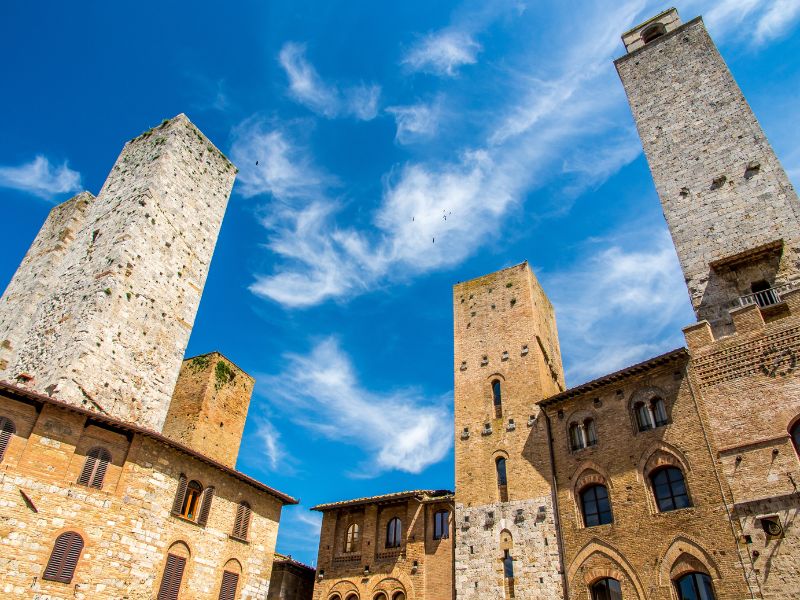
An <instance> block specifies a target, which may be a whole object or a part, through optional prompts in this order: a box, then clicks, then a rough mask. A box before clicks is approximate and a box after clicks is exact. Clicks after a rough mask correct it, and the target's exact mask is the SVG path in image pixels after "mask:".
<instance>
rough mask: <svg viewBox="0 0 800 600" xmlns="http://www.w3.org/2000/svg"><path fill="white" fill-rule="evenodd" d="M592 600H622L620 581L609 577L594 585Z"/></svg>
mask: <svg viewBox="0 0 800 600" xmlns="http://www.w3.org/2000/svg"><path fill="white" fill-rule="evenodd" d="M592 600H622V586H620V584H619V581H617V580H616V579H612V578H611V577H607V578H605V579H601V580H600V581H595V582H594V583H593V584H592Z"/></svg>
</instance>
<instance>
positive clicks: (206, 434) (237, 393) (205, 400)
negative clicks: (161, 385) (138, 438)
mask: <svg viewBox="0 0 800 600" xmlns="http://www.w3.org/2000/svg"><path fill="white" fill-rule="evenodd" d="M254 384H255V380H254V379H253V378H252V377H250V376H249V375H248V374H247V373H245V372H244V371H242V370H241V369H240V368H239V367H237V366H236V365H234V364H233V363H232V362H231V361H229V360H228V359H226V358H225V357H224V356H222V355H221V354H220V353H219V352H211V353H209V354H201V355H200V356H195V357H193V358H187V359H186V360H185V361H183V365H181V371H180V375H179V376H178V383H177V385H176V386H175V391H174V392H173V394H172V401H171V402H170V405H169V412H168V413H167V418H166V420H165V421H164V429H163V432H162V433H163V434H164V435H165V436H167V437H169V438H172V439H173V440H175V441H177V442H180V443H181V444H184V445H186V446H189V447H190V448H192V449H194V450H197V451H198V452H202V453H203V454H205V455H206V456H208V457H209V458H213V459H214V460H216V461H218V462H221V463H222V464H224V465H226V466H228V467H234V466H235V465H236V458H237V457H238V456H239V445H240V444H241V441H242V433H243V432H244V424H245V421H246V419H247V409H248V407H249V406H250V396H251V394H252V393H253V385H254Z"/></svg>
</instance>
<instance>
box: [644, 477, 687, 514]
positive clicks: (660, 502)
mask: <svg viewBox="0 0 800 600" xmlns="http://www.w3.org/2000/svg"><path fill="white" fill-rule="evenodd" d="M650 483H651V484H652V486H653V496H655V499H656V505H657V506H658V512H668V511H670V510H677V509H679V508H686V507H687V506H691V505H692V503H691V501H690V500H689V493H688V492H687V490H686V481H685V480H684V478H683V473H682V472H681V470H680V469H678V468H677V467H663V468H661V469H658V470H656V471H653V472H652V473H651V474H650Z"/></svg>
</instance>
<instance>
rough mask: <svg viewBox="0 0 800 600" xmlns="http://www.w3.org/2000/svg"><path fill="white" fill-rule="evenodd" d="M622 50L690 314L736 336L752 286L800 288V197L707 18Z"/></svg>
mask: <svg viewBox="0 0 800 600" xmlns="http://www.w3.org/2000/svg"><path fill="white" fill-rule="evenodd" d="M662 24H663V27H664V29H663V31H664V35H662V36H661V37H658V38H656V39H654V40H653V41H651V42H650V43H648V44H646V45H643V44H642V42H641V37H642V36H641V34H642V33H643V32H645V31H646V30H647V29H648V28H653V27H658V26H659V25H662ZM623 40H624V41H625V42H626V47H627V49H628V52H629V53H628V54H627V55H625V56H623V57H622V58H620V59H618V60H617V61H616V63H615V64H616V66H617V70H618V72H619V76H620V78H621V79H622V84H623V86H624V87H625V92H626V93H627V95H628V99H629V101H630V105H631V110H632V111H633V115H634V117H635V119H636V126H637V128H638V130H639V135H640V137H641V139H642V145H643V146H644V151H645V154H646V156H647V160H648V163H649V165H650V170H651V172H652V174H653V179H654V181H655V184H656V190H657V191H658V195H659V198H660V199H661V204H662V206H663V209H664V215H665V216H666V219H667V224H668V225H669V229H670V233H671V234H672V239H673V241H674V243H675V248H676V249H677V251H678V258H679V259H680V263H681V267H682V268H683V273H684V276H685V277H686V282H687V286H688V288H689V296H690V297H691V300H692V305H693V306H694V309H695V312H696V313H697V316H698V318H699V319H705V320H708V321H709V322H710V323H711V326H712V328H713V329H714V330H715V331H716V332H717V333H719V334H724V333H730V330H731V320H730V316H729V314H728V310H729V309H730V308H731V307H732V306H735V305H737V304H738V302H737V301H738V298H739V297H740V296H745V295H749V294H751V293H752V292H753V291H755V290H754V289H753V287H752V286H753V284H754V283H757V282H763V283H766V284H767V285H769V286H772V287H774V286H781V285H789V286H793V285H795V284H796V283H797V282H798V281H800V256H798V252H800V238H799V237H798V236H800V221H799V220H798V217H799V216H800V204H798V200H797V194H796V193H795V191H794V189H793V188H792V185H791V183H790V182H789V179H788V177H787V176H786V172H785V171H784V170H783V168H782V167H781V164H780V162H779V161H778V158H777V157H776V156H775V153H774V151H773V150H772V147H771V146H770V144H769V141H768V140H767V138H766V136H765V135H764V132H763V131H762V130H761V127H760V126H759V123H758V121H757V120H756V118H755V115H753V112H752V111H751V110H750V107H749V106H748V104H747V101H746V100H745V98H744V96H743V95H742V92H741V90H740V89H739V86H738V85H737V84H736V81H734V79H733V76H732V75H731V73H730V71H729V70H728V67H727V66H726V64H725V61H724V60H723V59H722V57H721V56H720V54H719V52H718V51H717V48H716V46H715V45H714V42H713V41H712V40H711V38H710V37H709V36H708V32H707V31H706V29H705V27H704V26H703V21H702V20H701V19H700V18H696V19H693V20H692V21H690V22H688V23H686V24H681V23H680V19H679V17H678V14H677V11H675V10H674V9H672V10H670V11H667V12H665V13H663V14H662V15H659V16H657V17H655V18H653V19H651V20H649V21H647V22H646V23H644V24H642V25H640V26H639V27H636V28H634V29H633V30H631V31H630V32H628V33H626V34H625V36H623ZM635 40H638V41H635Z"/></svg>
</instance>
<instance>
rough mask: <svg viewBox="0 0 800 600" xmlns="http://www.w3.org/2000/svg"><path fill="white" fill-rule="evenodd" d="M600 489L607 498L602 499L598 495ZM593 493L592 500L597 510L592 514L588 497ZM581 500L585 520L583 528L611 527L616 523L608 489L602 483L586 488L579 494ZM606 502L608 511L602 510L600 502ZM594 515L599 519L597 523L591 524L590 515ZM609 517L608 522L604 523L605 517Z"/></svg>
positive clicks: (592, 484)
mask: <svg viewBox="0 0 800 600" xmlns="http://www.w3.org/2000/svg"><path fill="white" fill-rule="evenodd" d="M598 488H600V489H602V490H603V491H604V493H605V498H600V497H598V495H597V489H598ZM590 493H592V494H593V498H590V499H589V500H591V501H592V502H594V504H595V510H594V512H592V513H589V512H588V511H587V496H588V495H589V494H590ZM578 497H579V499H580V509H581V517H582V518H583V526H584V527H587V528H588V527H600V526H601V525H611V524H613V523H614V511H613V510H612V508H611V498H610V497H609V495H608V488H607V487H606V486H605V485H603V484H602V483H590V484H588V485H586V486H584V487H583V488H582V489H581V491H580V492H579V494H578ZM602 500H605V503H606V506H607V510H601V509H600V502H601V501H602ZM590 514H591V515H594V516H596V517H597V523H590V522H589V518H588V516H589V515H590ZM605 514H607V515H608V520H607V521H603V515H605Z"/></svg>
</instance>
